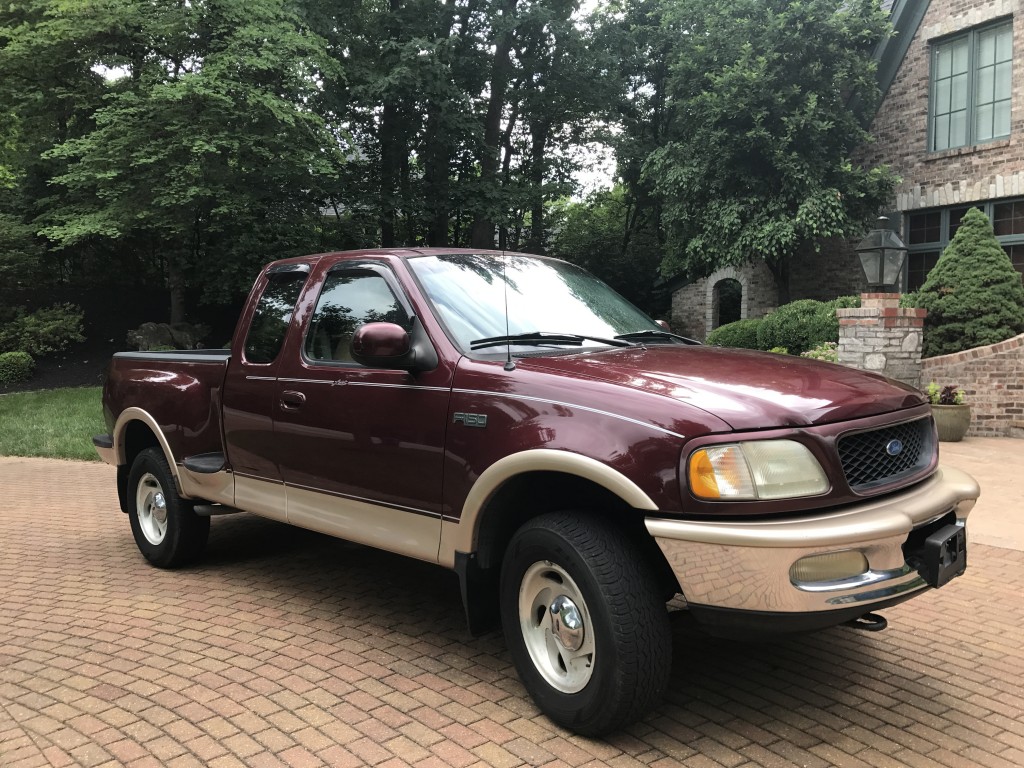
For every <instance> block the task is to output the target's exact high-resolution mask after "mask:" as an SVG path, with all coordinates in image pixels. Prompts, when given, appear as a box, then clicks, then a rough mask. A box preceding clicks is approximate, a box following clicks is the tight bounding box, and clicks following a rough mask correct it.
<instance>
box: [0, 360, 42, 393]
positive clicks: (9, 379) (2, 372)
mask: <svg viewBox="0 0 1024 768" xmlns="http://www.w3.org/2000/svg"><path fill="white" fill-rule="evenodd" d="M35 367H36V363H35V360H33V359H32V355H30V354H29V353H28V352H3V353H0V386H3V387H9V386H11V385H13V384H20V383H21V382H23V381H25V380H27V379H28V378H29V377H30V376H32V370H33V369H34V368H35Z"/></svg>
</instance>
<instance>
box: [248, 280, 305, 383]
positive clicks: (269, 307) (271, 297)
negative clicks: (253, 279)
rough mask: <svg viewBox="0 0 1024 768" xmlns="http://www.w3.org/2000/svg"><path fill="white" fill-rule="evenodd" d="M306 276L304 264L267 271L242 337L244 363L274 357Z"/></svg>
mask: <svg viewBox="0 0 1024 768" xmlns="http://www.w3.org/2000/svg"><path fill="white" fill-rule="evenodd" d="M308 276H309V266H308V265H305V264H294V265H287V266H285V267H282V268H272V269H271V270H270V272H269V273H268V275H267V285H266V287H265V288H264V289H263V295H261V296H260V300H259V301H258V302H257V303H256V308H255V310H254V311H253V314H252V320H251V321H250V323H249V332H248V334H247V335H246V337H245V345H244V347H243V350H244V355H245V359H246V361H247V362H250V363H272V362H274V360H275V359H276V358H277V356H278V354H279V353H280V352H281V347H282V346H283V345H284V339H285V334H286V333H287V331H288V324H289V323H290V322H291V319H292V312H293V311H294V310H295V302H297V301H298V299H299V294H300V293H301V292H302V286H303V285H305V283H306V278H307V277H308Z"/></svg>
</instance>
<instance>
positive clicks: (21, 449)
mask: <svg viewBox="0 0 1024 768" xmlns="http://www.w3.org/2000/svg"><path fill="white" fill-rule="evenodd" d="M101 392H102V388H101V387H81V388H75V389H49V390H44V391H41V392H17V393H15V394H11V395H0V456H44V457H47V458H51V459H84V460H86V461H99V456H98V455H97V454H96V449H95V448H93V446H92V436H93V435H100V434H104V433H106V431H107V427H106V425H105V424H104V423H103V411H102V407H101V405H100V395H101Z"/></svg>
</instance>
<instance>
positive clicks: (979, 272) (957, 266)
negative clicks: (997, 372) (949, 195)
mask: <svg viewBox="0 0 1024 768" xmlns="http://www.w3.org/2000/svg"><path fill="white" fill-rule="evenodd" d="M916 305H917V306H918V307H922V308H924V309H926V310H928V316H927V317H925V320H924V356H925V357H934V356H935V355H948V354H950V353H952V352H960V351H962V350H965V349H972V348H973V347H980V346H984V345H986V344H995V343H996V342H998V341H1002V340H1003V339H1008V338H1010V337H1011V336H1016V335H1017V334H1018V333H1021V332H1024V286H1022V285H1021V278H1020V274H1018V273H1017V271H1016V270H1014V268H1013V265H1012V264H1011V263H1010V259H1009V257H1008V256H1007V255H1006V252H1005V251H1004V250H1003V249H1002V247H1001V246H1000V245H999V241H998V240H996V236H995V234H994V233H993V231H992V223H991V222H990V221H989V220H988V217H987V216H985V214H984V213H982V212H981V211H979V210H977V209H974V208H972V209H971V210H969V211H968V212H967V213H965V214H964V217H963V219H961V221H960V228H959V229H958V230H957V232H956V235H955V236H954V237H953V240H952V241H951V242H950V243H949V245H948V246H946V249H945V250H944V251H943V252H942V255H941V256H939V261H938V263H937V264H936V265H935V267H934V269H932V271H931V272H929V273H928V278H927V279H926V280H925V283H924V285H923V286H921V290H920V291H918V293H917V299H916Z"/></svg>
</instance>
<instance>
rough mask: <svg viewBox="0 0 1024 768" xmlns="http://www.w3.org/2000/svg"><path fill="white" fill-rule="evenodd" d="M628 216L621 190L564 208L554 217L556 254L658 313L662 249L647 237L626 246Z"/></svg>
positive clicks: (603, 193) (661, 300)
mask: <svg viewBox="0 0 1024 768" xmlns="http://www.w3.org/2000/svg"><path fill="white" fill-rule="evenodd" d="M629 214H630V206H629V203H628V201H627V199H626V193H625V190H624V189H623V188H622V187H621V186H616V187H615V188H613V189H611V190H608V191H601V192H594V193H592V194H591V195H590V196H589V197H588V198H587V199H586V200H585V201H582V202H567V203H564V204H562V205H561V206H559V207H558V208H557V209H556V212H555V213H554V214H553V218H556V219H557V220H558V222H559V223H558V234H557V236H556V237H555V238H554V241H553V244H552V248H551V254H552V255H553V256H555V257H557V258H560V259H565V260H566V261H571V262H573V263H574V264H578V265H580V266H581V267H583V268H585V269H587V270H589V271H590V272H593V273H594V274H595V275H597V277H599V278H601V279H602V280H604V281H605V282H606V283H608V285H610V286H611V287H613V288H614V289H615V290H616V291H618V292H619V293H621V294H622V295H623V296H625V297H626V298H627V299H629V300H630V301H632V302H633V303H634V304H636V305H637V306H638V307H640V308H641V309H643V310H645V311H646V312H649V313H651V314H654V315H658V314H661V313H662V312H663V311H664V310H665V309H666V307H665V306H664V301H663V297H662V296H661V295H660V294H659V293H658V292H657V291H656V288H655V282H656V281H655V277H656V275H657V271H658V262H659V261H660V258H661V257H660V251H659V250H658V249H657V247H656V246H657V244H656V243H650V242H646V238H645V237H643V235H642V233H641V235H640V236H637V237H634V238H632V239H631V240H630V241H629V242H628V243H624V242H623V233H624V232H625V231H626V229H627V227H628V221H627V219H628V217H629Z"/></svg>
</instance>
